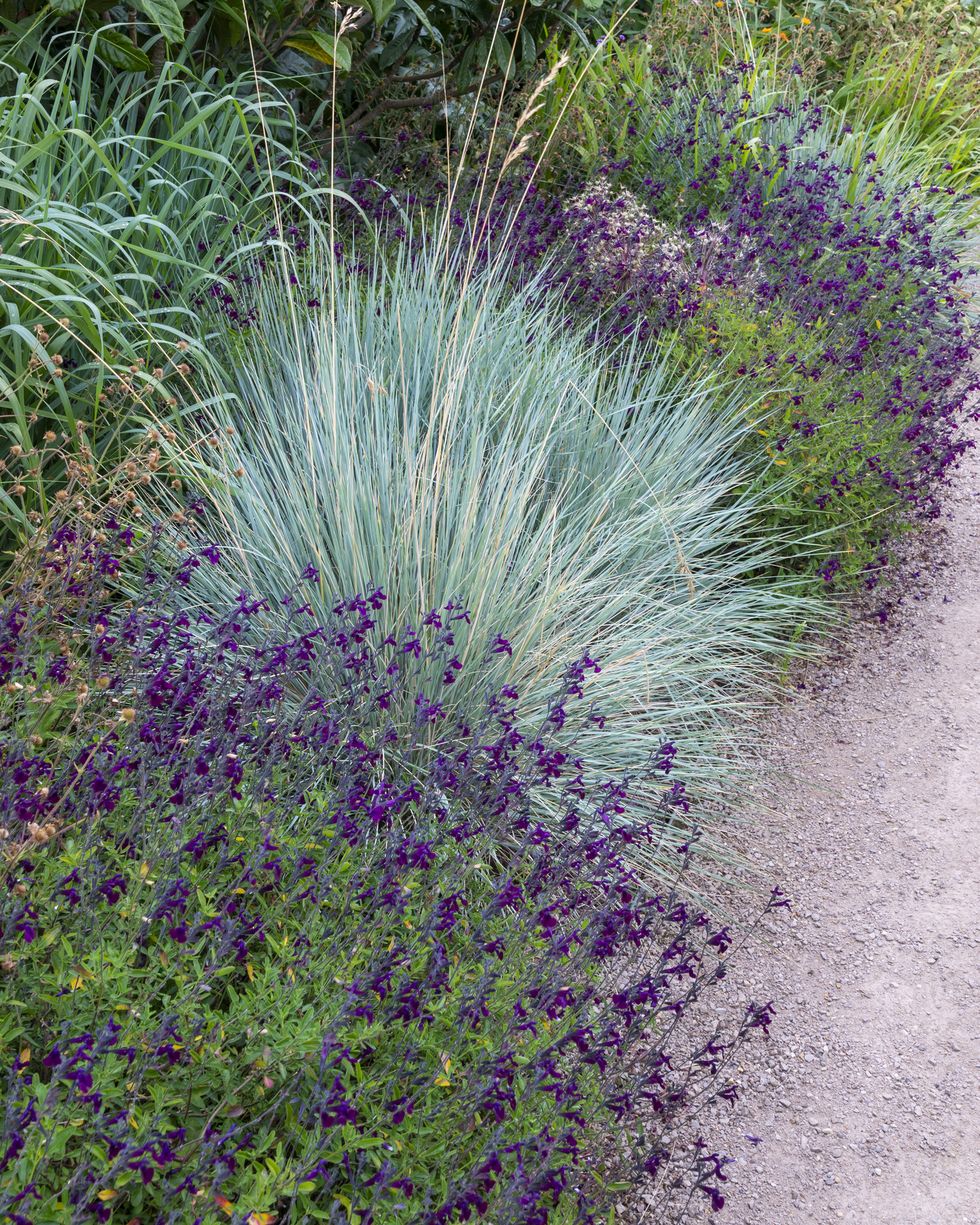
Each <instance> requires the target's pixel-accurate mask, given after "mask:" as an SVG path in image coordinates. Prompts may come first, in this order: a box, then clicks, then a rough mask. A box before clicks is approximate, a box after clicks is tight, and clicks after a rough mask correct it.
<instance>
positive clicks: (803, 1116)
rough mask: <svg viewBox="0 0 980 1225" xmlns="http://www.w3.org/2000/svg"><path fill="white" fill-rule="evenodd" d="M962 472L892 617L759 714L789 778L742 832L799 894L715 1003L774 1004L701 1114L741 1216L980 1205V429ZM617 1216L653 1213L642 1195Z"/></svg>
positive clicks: (883, 1222)
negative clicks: (706, 1113)
mask: <svg viewBox="0 0 980 1225" xmlns="http://www.w3.org/2000/svg"><path fill="white" fill-rule="evenodd" d="M955 480H956V483H955V488H954V489H953V490H952V491H951V495H950V498H949V502H948V510H947V515H946V518H945V520H944V521H943V522H942V523H941V524H938V525H936V526H935V527H933V528H930V529H929V530H928V531H927V532H925V533H924V534H923V535H922V536H921V537H920V538H919V539H918V540H917V542H916V544H915V545H914V549H915V551H916V556H911V557H909V558H906V566H905V577H904V578H903V584H904V586H905V590H904V592H903V595H904V600H903V602H902V604H901V605H900V607H899V609H898V611H897V613H896V614H895V617H894V618H893V619H892V620H890V621H889V622H888V623H886V625H885V626H884V627H879V626H878V624H877V623H876V622H868V621H865V622H863V623H859V624H856V625H855V626H854V627H853V628H852V629H851V631H849V632H848V633H846V634H845V635H844V637H843V639H842V640H840V641H839V642H838V643H837V644H836V645H835V647H834V649H833V651H832V652H831V655H830V657H829V658H828V657H826V656H825V657H824V658H823V659H822V660H820V661H819V662H817V663H815V664H812V665H810V666H809V667H808V668H807V669H805V670H804V671H803V672H801V673H800V675H799V676H797V677H796V678H795V680H794V682H793V683H792V684H791V686H790V689H789V693H790V694H791V696H790V697H788V698H787V700H786V702H785V703H784V704H782V705H781V706H780V707H778V708H777V709H775V710H774V711H773V712H772V713H771V715H770V716H769V717H768V719H767V720H766V723H765V726H764V728H763V731H764V733H765V740H766V742H767V750H766V753H765V761H764V771H765V775H766V776H767V777H769V778H773V779H774V780H775V781H774V782H773V783H771V784H770V785H768V786H767V787H766V788H765V789H764V790H763V789H762V788H761V784H760V789H759V790H758V792H757V794H756V797H755V798H756V799H757V800H758V809H757V813H759V814H764V815H757V816H756V817H755V819H754V820H752V821H751V824H750V825H749V826H748V827H747V828H746V827H742V828H741V830H740V831H736V836H740V837H741V838H742V841H743V843H744V844H745V845H746V852H745V853H746V857H747V859H748V862H749V864H750V865H751V871H750V873H749V875H750V876H751V877H753V878H754V881H755V883H756V884H758V885H762V886H763V887H764V888H765V891H766V892H768V887H769V886H771V885H772V884H780V885H781V886H782V887H783V888H784V889H785V890H786V892H787V893H789V894H790V895H791V896H792V898H793V900H794V905H793V909H792V911H791V912H789V913H788V914H787V912H785V911H779V912H776V914H774V915H773V916H770V918H768V919H767V920H766V922H765V924H764V925H763V926H762V927H760V928H759V929H758V930H757V932H756V933H755V935H754V936H753V937H752V939H751V942H750V945H749V946H748V948H747V949H746V950H743V952H742V953H741V954H740V955H739V957H738V960H737V963H736V965H735V966H734V968H733V971H732V973H731V974H730V977H729V979H728V980H727V981H726V983H725V984H723V988H722V990H723V992H724V995H723V996H722V997H721V999H720V1000H719V1001H718V1002H716V1004H715V1008H716V1009H717V1010H718V1012H719V1013H720V1014H721V1015H722V1017H724V1014H725V1013H726V1011H727V1012H728V1013H729V1014H731V1013H732V1012H733V1011H734V1009H735V1008H736V1007H737V1006H738V1005H739V1004H740V1002H742V1001H744V1000H745V999H747V998H755V999H756V1000H766V999H773V1000H774V1001H775V1002H776V1007H777V1022H776V1024H775V1026H774V1027H773V1030H772V1036H771V1038H770V1039H769V1040H768V1041H766V1042H758V1043H755V1044H753V1045H752V1046H751V1048H749V1049H748V1050H747V1051H746V1052H745V1054H744V1056H743V1066H742V1067H741V1068H740V1069H739V1073H740V1075H739V1080H740V1081H741V1084H742V1094H741V1100H740V1101H739V1103H738V1104H737V1105H736V1106H735V1107H734V1108H733V1109H732V1110H731V1111H730V1112H729V1113H727V1115H724V1116H716V1117H714V1118H710V1119H703V1120H702V1122H703V1123H704V1125H705V1134H706V1135H707V1136H709V1137H710V1139H711V1141H712V1143H713V1145H716V1146H717V1147H719V1148H720V1149H721V1150H722V1151H725V1152H727V1153H730V1154H731V1155H732V1156H733V1157H734V1160H733V1162H732V1164H731V1165H730V1166H729V1167H728V1180H729V1181H728V1183H727V1185H726V1198H727V1204H726V1207H725V1210H724V1212H723V1213H722V1218H721V1219H722V1220H725V1221H728V1222H729V1223H730V1225H787V1223H796V1222H800V1223H804V1222H813V1223H814V1225H816V1223H818V1222H819V1225H833V1223H834V1222H837V1221H845V1222H861V1223H862V1225H978V1223H980V920H978V913H980V907H978V904H980V449H978V450H974V451H972V452H971V453H970V454H969V456H968V457H967V458H966V459H965V460H964V462H963V463H962V465H961V466H960V468H959V471H958V473H957V475H956V478H955ZM754 905H755V902H754V901H753V900H752V899H751V897H750V895H749V894H747V893H746V892H742V893H740V894H739V895H737V896H736V897H735V899H734V906H735V907H736V908H737V910H739V911H741V912H742V915H743V917H745V918H748V917H749V916H750V914H751V911H752V908H753V906H754ZM706 1002H707V1001H706ZM695 1211H696V1216H697V1219H702V1213H701V1210H700V1206H696V1209H695ZM617 1220H618V1221H623V1222H629V1223H630V1225H654V1222H653V1220H652V1219H651V1216H650V1213H649V1211H646V1210H644V1208H643V1200H642V1198H638V1200H637V1201H636V1202H635V1203H634V1204H633V1205H631V1206H630V1205H622V1206H621V1207H620V1210H619V1212H618V1213H617Z"/></svg>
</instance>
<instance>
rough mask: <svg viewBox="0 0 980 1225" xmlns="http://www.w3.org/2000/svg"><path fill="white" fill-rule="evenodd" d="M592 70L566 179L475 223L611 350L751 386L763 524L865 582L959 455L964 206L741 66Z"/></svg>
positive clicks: (933, 497)
mask: <svg viewBox="0 0 980 1225" xmlns="http://www.w3.org/2000/svg"><path fill="white" fill-rule="evenodd" d="M563 71H567V72H569V73H572V72H573V69H572V68H571V67H570V68H569V69H567V70H563ZM602 71H603V72H604V73H605V74H606V79H607V83H608V88H607V90H606V93H605V95H604V97H605V107H606V109H605V110H602V109H596V110H594V111H592V112H590V113H589V115H588V116H586V115H584V113H582V114H573V115H572V116H571V118H570V119H569V120H568V123H569V125H570V132H569V133H568V135H567V136H566V135H565V134H564V133H563V130H562V129H561V128H560V127H559V129H558V133H559V137H558V143H559V145H560V146H561V147H562V148H563V149H565V150H568V149H574V150H576V153H575V156H576V158H577V159H578V161H579V164H580V172H581V171H587V173H588V174H589V176H590V177H589V178H588V180H587V181H586V183H585V185H584V186H578V187H576V189H575V190H573V191H572V192H568V193H562V194H556V192H555V190H554V184H557V183H560V182H561V180H560V179H553V180H552V185H548V184H547V183H546V185H545V187H544V188H543V189H541V190H536V189H535V190H531V191H529V190H528V188H527V186H526V185H525V184H517V185H512V186H511V187H509V189H508V191H509V196H508V194H507V193H503V194H502V196H501V198H500V199H499V200H498V201H497V206H496V207H497V215H496V217H495V219H494V221H493V222H492V223H491V225H490V228H491V229H494V230H496V231H498V232H499V233H500V234H501V235H502V236H503V237H502V238H501V247H502V248H505V249H506V250H507V252H508V253H509V254H510V257H511V258H513V260H514V262H515V266H516V269H517V271H518V272H519V273H523V272H524V271H525V270H526V269H530V270H531V275H534V276H537V275H538V270H539V269H540V268H542V267H543V268H545V277H546V279H547V280H548V281H550V283H551V285H552V286H553V288H554V290H555V291H557V292H558V293H560V294H561V296H562V298H563V300H564V301H565V302H567V303H569V304H571V305H572V306H573V307H576V308H577V309H578V310H579V311H581V312H582V313H584V314H587V315H590V316H595V315H596V314H597V313H598V314H599V315H600V316H601V317H602V318H603V319H604V320H605V324H604V326H605V329H606V331H607V333H609V334H610V335H611V336H612V337H613V338H614V339H615V337H617V336H621V335H622V334H624V333H626V334H630V335H634V336H637V337H639V338H641V339H643V340H644V341H646V340H658V341H659V342H661V343H664V342H666V343H667V344H669V345H676V342H677V339H678V337H679V338H680V340H681V343H682V344H683V345H684V346H686V347H687V349H688V350H689V351H690V353H691V355H692V360H693V361H694V363H695V366H696V367H697V366H700V365H701V364H707V365H708V366H709V367H710V368H713V369H715V370H720V371H721V372H723V373H727V374H728V376H730V377H731V378H732V379H734V380H735V381H736V382H738V381H741V382H745V381H748V382H749V384H750V385H751V386H754V387H755V388H756V389H757V390H758V392H759V399H760V400H761V405H760V410H759V411H758V412H757V413H756V414H755V416H756V428H757V429H758V432H759V434H760V435H762V436H763V437H764V438H765V439H766V442H765V444H764V445H765V447H766V449H767V451H768V452H769V454H770V456H772V457H773V458H774V465H773V466H769V467H766V468H765V469H764V478H763V479H764V480H765V481H766V482H769V481H770V480H771V479H772V477H773V476H774V475H775V472H774V468H776V469H782V472H781V473H780V479H781V480H784V479H785V478H786V476H787V475H789V476H790V478H791V481H792V485H791V488H790V489H789V490H788V491H787V490H786V489H785V486H784V487H783V492H781V493H779V494H775V495H774V500H775V507H774V519H773V523H774V525H776V524H783V525H790V526H791V534H792V535H793V536H794V537H795V538H800V537H802V538H804V539H805V538H808V537H809V538H810V539H811V540H812V533H814V532H819V533H820V534H821V537H822V540H823V541H824V546H823V547H824V551H823V555H822V557H821V556H819V555H818V557H817V558H816V560H815V562H814V569H816V570H818V571H819V572H820V573H821V574H822V575H823V577H824V578H828V579H829V578H830V577H833V576H834V575H837V574H841V575H847V576H849V577H851V578H855V577H857V576H859V575H861V576H864V575H866V573H867V568H868V567H871V568H873V569H876V568H877V567H878V566H879V564H880V561H879V559H880V555H881V543H882V541H883V540H884V539H886V538H887V537H888V535H889V534H890V533H892V532H894V531H897V530H901V529H902V527H903V526H904V525H906V524H907V523H908V522H910V521H911V520H913V519H914V518H915V517H918V516H922V515H925V516H931V515H935V514H937V513H938V508H939V498H940V494H941V490H942V486H943V482H944V480H945V477H946V475H947V473H948V471H949V468H950V466H951V465H952V464H953V463H954V462H955V460H956V459H957V458H958V456H960V455H961V454H962V452H963V450H964V449H965V448H966V447H967V446H968V445H969V443H968V441H967V440H966V438H965V436H964V435H963V434H962V433H961V432H960V430H959V422H960V420H961V418H962V417H963V415H964V413H965V412H966V411H967V404H968V401H969V399H970V396H971V394H972V392H973V390H974V389H975V387H976V379H975V377H973V376H972V375H971V371H970V359H971V354H972V352H973V349H974V346H975V342H976V331H975V329H974V328H973V327H971V324H970V321H969V318H968V315H967V311H966V295H965V294H964V293H963V292H962V290H961V289H960V288H959V282H960V281H961V280H962V279H963V277H964V275H965V272H966V271H967V269H966V267H965V265H964V263H963V260H962V252H963V251H964V249H965V245H966V243H965V238H966V235H965V232H964V230H963V228H962V226H961V222H965V220H966V217H967V216H968V214H969V210H970V201H969V199H963V198H962V197H960V196H957V195H956V193H955V192H954V190H953V188H951V187H948V188H939V187H936V186H931V185H928V184H922V183H920V182H918V181H917V180H913V181H911V182H910V181H909V180H908V179H907V178H906V177H905V175H904V172H905V169H906V167H905V163H904V162H903V161H902V158H901V156H900V155H896V156H891V155H890V154H888V155H886V156H883V157H882V159H881V160H879V158H878V154H877V153H876V152H875V150H874V148H873V147H871V145H870V143H869V142H868V140H867V138H866V136H865V135H864V134H862V133H860V132H852V131H851V130H850V129H849V126H848V125H847V124H844V123H842V122H841V121H839V120H837V119H835V118H834V117H833V116H832V115H830V116H828V115H827V114H825V112H824V111H823V109H822V108H821V107H819V106H818V105H816V104H815V103H813V102H812V101H811V100H809V99H807V98H806V97H805V96H799V97H794V96H792V95H790V96H787V95H786V94H785V93H784V92H781V91H779V90H777V89H774V90H772V91H770V90H769V89H768V88H767V87H766V84H765V82H764V81H763V80H760V78H759V75H758V72H757V69H756V68H755V67H754V66H752V65H742V66H740V67H739V68H737V69H732V70H731V71H729V72H722V73H711V74H701V73H698V72H688V73H682V74H678V72H677V70H676V69H674V68H672V67H670V66H666V65H657V64H656V63H654V62H652V61H651V59H650V53H649V49H648V48H647V46H646V45H645V44H643V43H642V42H641V43H640V44H638V45H637V46H633V47H619V46H616V45H614V46H612V47H611V48H610V50H609V63H608V64H607V65H606V66H605V68H604V69H603V70H602ZM560 84H561V82H559V85H560ZM566 166H567V163H566ZM354 194H355V195H357V194H358V193H357V191H355V193H354ZM515 210H516V211H515ZM480 224H481V225H482V226H484V228H487V223H486V222H481V223H480ZM756 437H757V436H756ZM756 445H760V444H756ZM807 526H809V528H810V532H808V531H807ZM808 554H809V556H810V557H813V550H812V549H809V550H808Z"/></svg>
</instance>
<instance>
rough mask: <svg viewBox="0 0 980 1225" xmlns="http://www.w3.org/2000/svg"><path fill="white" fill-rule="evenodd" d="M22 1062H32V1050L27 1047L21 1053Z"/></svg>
mask: <svg viewBox="0 0 980 1225" xmlns="http://www.w3.org/2000/svg"><path fill="white" fill-rule="evenodd" d="M20 1061H21V1063H30V1062H31V1048H30V1047H29V1046H25V1047H24V1049H23V1050H22V1051H21V1053H20Z"/></svg>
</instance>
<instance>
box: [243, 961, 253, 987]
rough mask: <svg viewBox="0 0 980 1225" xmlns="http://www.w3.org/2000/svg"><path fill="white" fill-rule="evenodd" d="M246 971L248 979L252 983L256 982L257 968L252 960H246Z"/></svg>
mask: <svg viewBox="0 0 980 1225" xmlns="http://www.w3.org/2000/svg"><path fill="white" fill-rule="evenodd" d="M245 973H246V974H247V975H248V981H249V982H250V983H254V982H255V970H254V969H253V967H252V963H251V962H250V961H246V962H245Z"/></svg>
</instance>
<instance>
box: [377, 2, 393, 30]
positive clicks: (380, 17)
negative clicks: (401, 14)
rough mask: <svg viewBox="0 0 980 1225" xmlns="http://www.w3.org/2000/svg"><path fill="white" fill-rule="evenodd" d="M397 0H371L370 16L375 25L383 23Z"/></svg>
mask: <svg viewBox="0 0 980 1225" xmlns="http://www.w3.org/2000/svg"><path fill="white" fill-rule="evenodd" d="M397 3H398V0H371V16H372V17H373V18H374V24H375V25H376V26H381V25H384V23H385V22H386V21H387V20H388V18H389V17H390V16H391V14H392V12H393V11H394V9H395V6H396V5H397Z"/></svg>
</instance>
